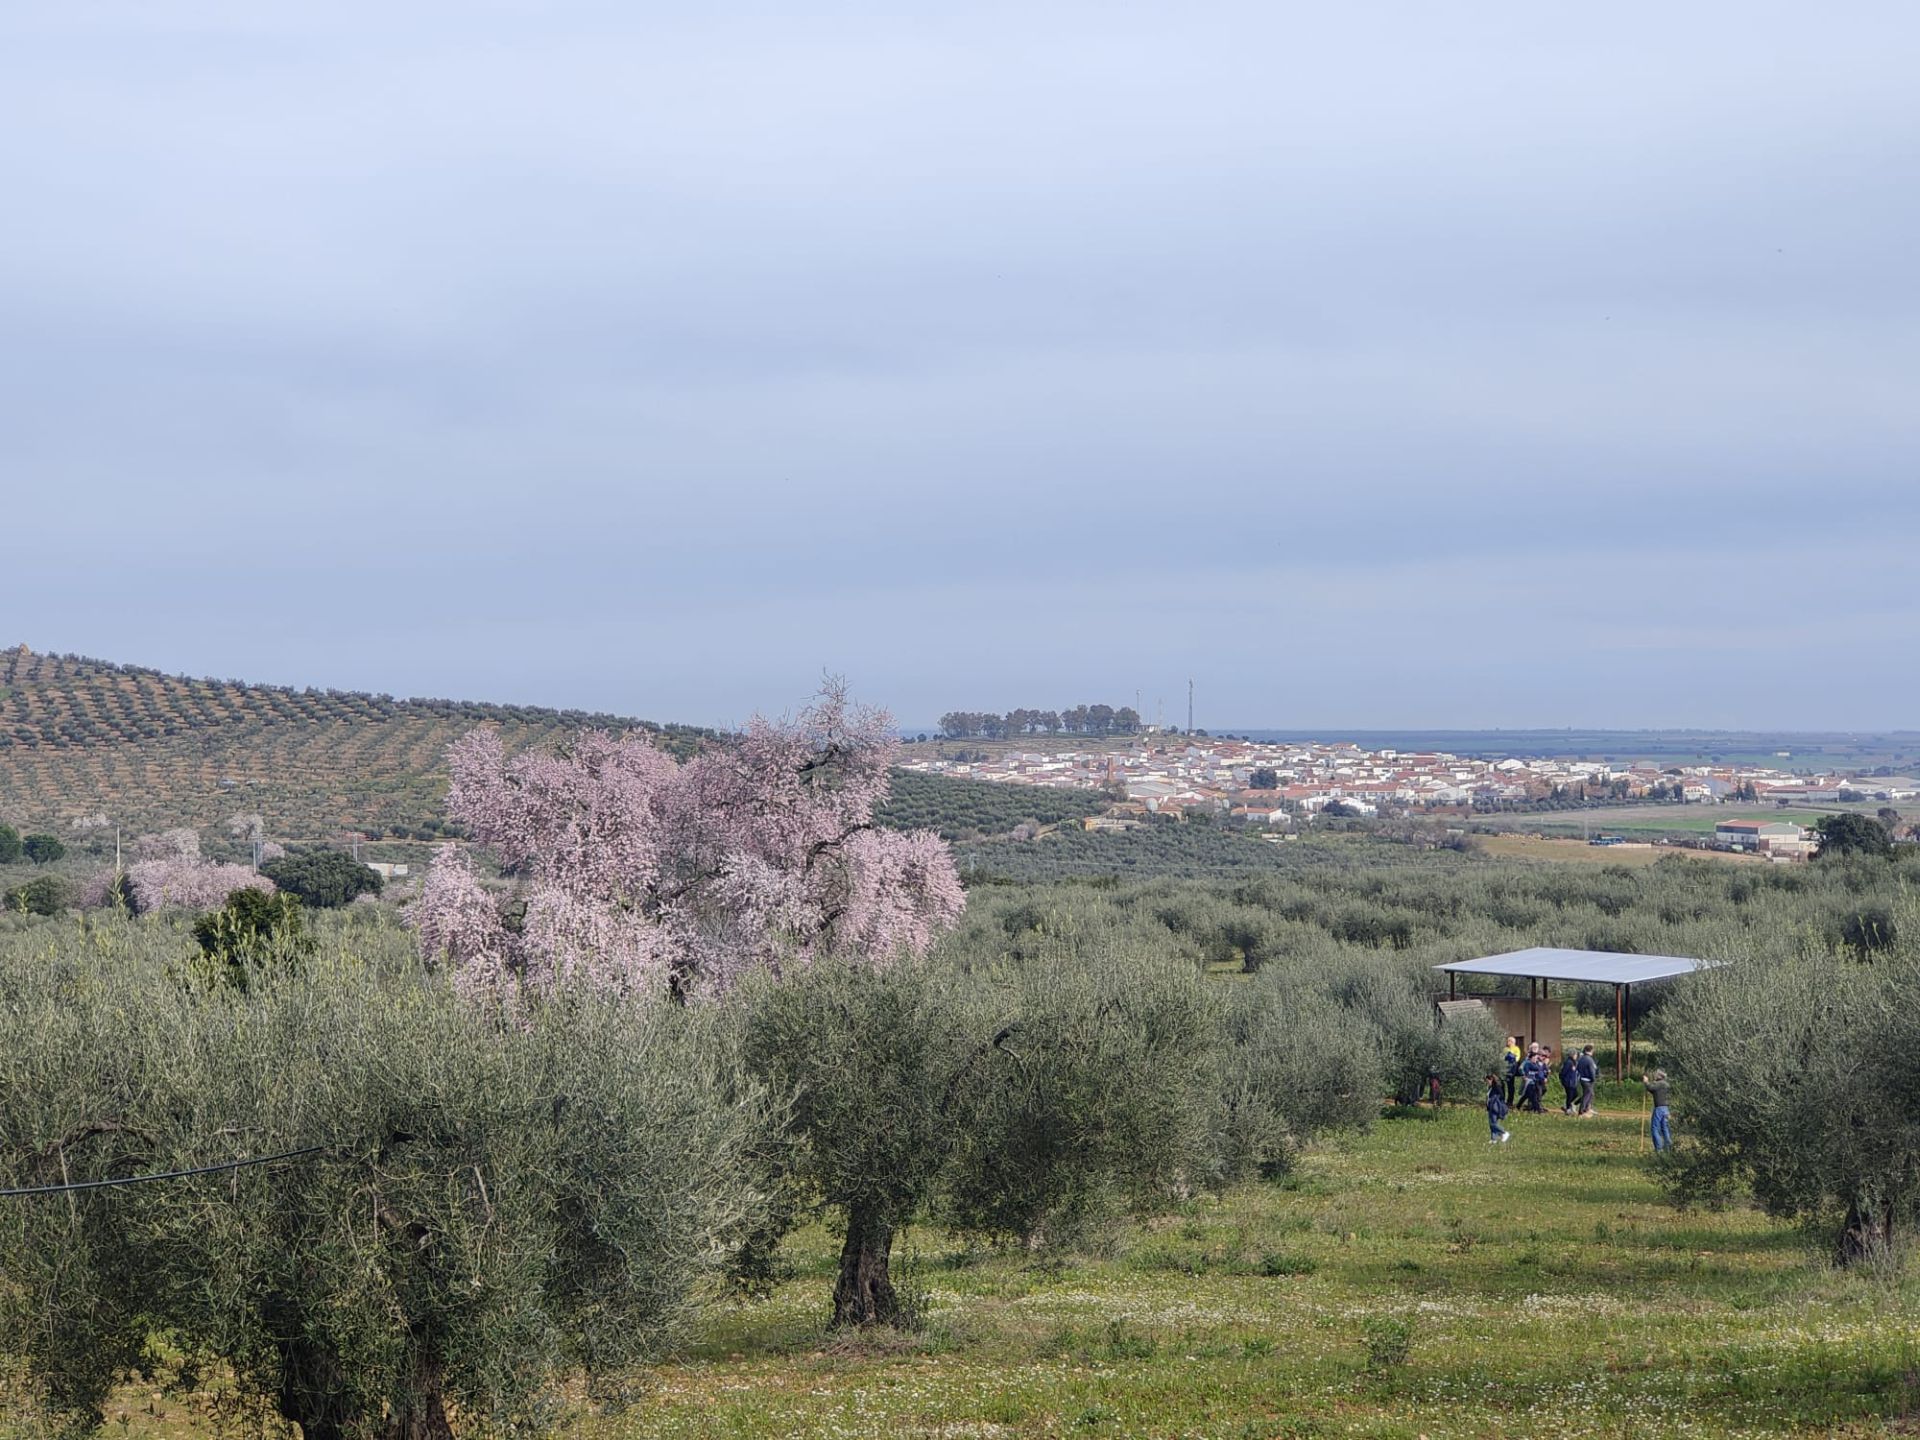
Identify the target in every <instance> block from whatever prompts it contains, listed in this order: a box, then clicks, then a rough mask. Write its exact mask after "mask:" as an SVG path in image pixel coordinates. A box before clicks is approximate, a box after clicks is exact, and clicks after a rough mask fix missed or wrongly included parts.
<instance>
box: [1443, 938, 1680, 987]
mask: <svg viewBox="0 0 1920 1440" xmlns="http://www.w3.org/2000/svg"><path fill="white" fill-rule="evenodd" d="M1706 965H1707V962H1706V961H1705V960H1689V959H1687V958H1686V957H1684V956H1681V955H1618V954H1615V953H1613V952H1612V951H1609V950H1556V949H1553V948H1552V947H1550V946H1546V945H1536V946H1534V948H1533V949H1531V950H1514V951H1511V952H1509V953H1508V954H1505V955H1489V956H1487V958H1486V959H1484V960H1461V961H1459V962H1457V963H1455V964H1452V965H1436V966H1434V967H1433V968H1434V969H1436V970H1448V971H1452V972H1453V973H1454V974H1456V975H1513V976H1518V977H1519V978H1520V979H1522V980H1581V981H1586V982H1588V983H1591V984H1595V985H1638V984H1640V983H1641V982H1642V981H1645V980H1665V979H1667V978H1669V977H1670V976H1674V975H1687V974H1690V973H1692V972H1693V971H1695V970H1702V969H1705V968H1706Z"/></svg>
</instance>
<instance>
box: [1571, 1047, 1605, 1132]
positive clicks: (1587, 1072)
mask: <svg viewBox="0 0 1920 1440" xmlns="http://www.w3.org/2000/svg"><path fill="white" fill-rule="evenodd" d="M1574 1076H1575V1078H1576V1079H1578V1080H1579V1082H1580V1099H1579V1102H1578V1105H1577V1109H1578V1110H1579V1113H1580V1114H1581V1115H1582V1116H1586V1115H1591V1114H1593V1087H1594V1083H1595V1082H1596V1081H1598V1080H1599V1078H1600V1062H1599V1061H1598V1060H1596V1059H1594V1058H1593V1047H1592V1046H1591V1045H1583V1046H1581V1047H1580V1058H1579V1059H1578V1060H1576V1061H1575V1062H1574Z"/></svg>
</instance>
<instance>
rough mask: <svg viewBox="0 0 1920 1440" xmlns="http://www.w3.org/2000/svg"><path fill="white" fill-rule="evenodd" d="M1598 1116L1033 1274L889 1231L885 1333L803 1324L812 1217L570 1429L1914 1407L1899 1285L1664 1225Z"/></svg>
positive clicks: (1873, 1412)
mask: <svg viewBox="0 0 1920 1440" xmlns="http://www.w3.org/2000/svg"><path fill="white" fill-rule="evenodd" d="M1606 1099H1607V1100H1608V1101H1609V1102H1611V1110H1610V1113H1607V1114H1606V1115H1604V1116H1603V1117H1602V1118H1598V1119H1595V1120H1590V1121H1581V1120H1572V1119H1566V1118H1563V1117H1562V1116H1560V1115H1558V1114H1552V1113H1550V1114H1548V1115H1544V1116H1521V1117H1516V1119H1515V1121H1514V1131H1515V1134H1514V1139H1513V1140H1512V1142H1511V1143H1509V1144H1507V1145H1504V1146H1501V1147H1499V1148H1497V1149H1496V1148H1494V1147H1492V1146H1490V1145H1489V1144H1488V1143H1487V1131H1486V1123H1485V1119H1484V1115H1483V1114H1482V1113H1481V1112H1480V1111H1478V1110H1477V1109H1473V1108H1470V1107H1466V1106H1461V1107H1455V1108H1452V1109H1450V1110H1448V1111H1446V1112H1445V1113H1443V1114H1442V1115H1440V1116H1439V1117H1437V1118H1435V1117H1430V1116H1428V1115H1425V1114H1422V1115H1420V1116H1419V1117H1417V1118H1402V1119H1393V1120H1386V1121H1383V1122H1382V1123H1381V1124H1379V1125H1378V1126H1377V1127H1376V1128H1375V1130H1374V1132H1373V1133H1372V1134H1370V1135H1367V1136H1364V1137H1361V1138H1359V1139H1356V1140H1354V1141H1352V1142H1350V1143H1347V1144H1344V1145H1341V1146H1337V1147H1332V1148H1328V1149H1325V1150H1322V1151H1319V1152H1317V1153H1315V1154H1313V1155H1311V1156H1309V1157H1308V1159H1307V1161H1306V1162H1305V1164H1304V1165H1303V1166H1302V1167H1301V1169H1300V1172H1299V1174H1298V1175H1297V1176H1296V1177H1295V1179H1294V1180H1293V1181H1292V1182H1291V1183H1289V1184H1286V1185H1284V1186H1281V1185H1269V1186H1258V1187H1250V1188H1245V1189H1241V1190H1236V1191H1234V1192H1232V1193H1231V1194H1229V1195H1227V1196H1226V1197H1224V1198H1222V1199H1218V1200H1214V1199H1206V1200H1197V1201H1195V1202H1193V1203H1192V1204H1190V1205H1188V1206H1187V1207H1186V1208H1185V1209H1184V1211H1183V1212H1182V1213H1180V1214H1178V1215H1175V1216H1172V1217H1169V1218H1167V1219H1164V1220H1161V1221H1157V1222H1155V1223H1153V1224H1151V1225H1149V1226H1147V1227H1145V1228H1143V1229H1141V1230H1139V1231H1137V1232H1136V1233H1134V1234H1132V1235H1131V1236H1130V1237H1128V1239H1127V1240H1126V1242H1125V1243H1124V1244H1123V1245H1122V1246H1121V1248H1120V1249H1119V1250H1118V1251H1117V1252H1116V1253H1115V1254H1114V1255H1113V1256H1111V1257H1109V1258H1106V1259H1103V1260H1099V1261H1089V1262H1084V1263H1081V1264H1078V1265H1074V1266H1070V1267H1068V1268H1065V1269H1058V1270H1055V1269H1048V1268H1044V1267H1038V1266H1034V1265H1030V1264H1027V1263H1025V1262H1024V1261H1023V1259H1022V1258H1021V1257H1017V1256H1008V1255H986V1256H981V1255H978V1254H976V1253H974V1252H971V1251H969V1250H967V1249H965V1248H962V1247H959V1246H956V1245H954V1244H951V1243H949V1242H948V1241H946V1240H945V1239H944V1238H942V1237H939V1236H934V1235H922V1236H919V1237H915V1238H913V1239H910V1240H909V1242H908V1249H909V1252H910V1253H917V1255H918V1261H917V1263H916V1264H914V1265H911V1266H909V1267H907V1269H908V1271H909V1274H910V1277H911V1280H912V1283H913V1284H915V1285H916V1286H918V1287H920V1289H921V1291H922V1294H923V1299H924V1302H925V1304H926V1306H927V1309H928V1313H929V1315H930V1322H929V1324H928V1327H927V1329H926V1330H925V1331H924V1332H923V1333H922V1334H920V1335H917V1336H910V1337H904V1338H902V1337H893V1336H887V1337H880V1338H877V1339H867V1340H863V1339H858V1338H855V1339H844V1338H834V1337H830V1336H829V1335H828V1334H827V1333H826V1332H825V1331H824V1330H823V1329H822V1327H821V1324H820V1315H821V1307H822V1303H823V1297H824V1295H825V1292H826V1287H827V1286H828V1284H829V1283H830V1278H829V1277H830V1273H831V1263H832V1259H833V1239H832V1236H831V1235H830V1234H828V1233H826V1232H825V1231H824V1230H821V1229H815V1230H812V1231H809V1232H806V1233H805V1234H803V1235H802V1236H801V1237H799V1239H798V1240H797V1241H796V1242H795V1244H794V1245H793V1247H792V1254H793V1260H794V1262H795V1265H796V1267H797V1271H798V1273H797V1274H796V1276H795V1278H794V1279H793V1280H792V1281H791V1282H789V1283H788V1284H787V1285H786V1286H784V1287H783V1288H782V1289H781V1291H780V1292H779V1293H778V1294H777V1295H776V1296H775V1297H774V1299H773V1300H772V1301H771V1302H770V1303H768V1304H765V1305H760V1306H751V1307H744V1308H740V1309H737V1310H735V1311H733V1312H732V1313H731V1314H729V1315H727V1316H725V1317H723V1318H722V1319H721V1321H720V1322H719V1323H718V1324H717V1325H716V1326H715V1327H714V1328H713V1330H712V1332H711V1334H710V1335H709V1337H708V1338H707V1340H706V1341H705V1342H704V1343H703V1344H701V1345H700V1346H699V1347H697V1348H696V1349H695V1350H694V1351H692V1352H691V1353H690V1354H688V1355H687V1356H686V1357H684V1358H683V1359H682V1360H680V1361H679V1362H678V1363H676V1364H673V1365H670V1366H668V1367H666V1368H665V1369H664V1370H663V1371H662V1372H661V1374H660V1377H659V1384H658V1387H657V1388H656V1389H655V1390H654V1391H653V1393H652V1394H651V1395H649V1396H647V1397H646V1398H645V1399H644V1400H643V1401H642V1402H641V1404H640V1405H639V1407H638V1408H637V1409H636V1410H634V1411H632V1412H630V1413H629V1414H627V1415H626V1416H623V1417H618V1418H604V1419H598V1420H594V1421H590V1422H585V1423H584V1424H582V1426H581V1427H580V1433H581V1434H582V1435H583V1436H591V1437H594V1440H626V1437H638V1436H642V1435H645V1436H686V1437H696V1436H697V1437H717V1436H758V1435H773V1434H778V1435H791V1436H820V1437H826V1436H868V1435H871V1436H886V1435H927V1436H931V1435H941V1436H948V1435H986V1436H1081V1435H1085V1436H1123V1435H1124V1436H1176V1435H1180V1436H1320V1435H1327V1436H1331V1435H1355V1434H1357V1435H1374V1436H1406V1437H1413V1436H1416V1435H1427V1436H1431V1437H1436V1440H1437V1437H1440V1436H1489V1437H1491V1436H1508V1435H1515V1434H1522V1433H1537V1434H1543V1435H1561V1434H1582V1435H1585V1434H1607V1435H1636V1436H1653V1435H1740V1434H1792V1433H1799V1434H1830V1433H1835V1432H1836V1431H1845V1430H1848V1429H1851V1430H1853V1431H1854V1432H1855V1433H1861V1434H1872V1433H1882V1424H1881V1422H1882V1421H1883V1420H1885V1419H1887V1418H1888V1417H1895V1416H1900V1415H1904V1414H1906V1413H1907V1412H1908V1411H1909V1410H1910V1409H1912V1408H1913V1407H1914V1406H1915V1405H1916V1404H1917V1403H1920V1388H1917V1387H1920V1345H1916V1333H1915V1322H1916V1318H1920V1309H1916V1306H1915V1304H1914V1300H1915V1296H1916V1292H1915V1290H1914V1289H1912V1288H1910V1287H1893V1286H1889V1285H1888V1284H1887V1283H1885V1282H1883V1281H1880V1280H1877V1279H1874V1278H1871V1277H1867V1276H1853V1275H1843V1274H1837V1273H1835V1272H1833V1271H1832V1270H1830V1269H1829V1268H1827V1267H1826V1266H1825V1265H1824V1263H1822V1261H1821V1260H1820V1259H1819V1258H1818V1257H1817V1256H1816V1255H1815V1254H1814V1253H1813V1252H1812V1251H1811V1250H1810V1249H1809V1247H1808V1245H1807V1243H1806V1242H1805V1241H1804V1239H1803V1237H1802V1236H1801V1235H1800V1234H1798V1233H1797V1232H1795V1231H1793V1230H1791V1229H1787V1228H1784V1227H1781V1226H1778V1225H1775V1224H1772V1223H1770V1222H1768V1221H1766V1220H1765V1219H1764V1218H1762V1217H1760V1216H1758V1215H1756V1214H1753V1213H1751V1212H1749V1211H1746V1210H1738V1211H1733V1212H1728V1213H1722V1214H1680V1213H1678V1212H1676V1211H1674V1210H1672V1209H1671V1208H1670V1207H1669V1206H1667V1204H1666V1203H1665V1202H1664V1201H1663V1200H1662V1198H1661V1196H1660V1194H1659V1192H1658V1190H1657V1188H1656V1186H1655V1185H1654V1183H1653V1180H1652V1178H1651V1177H1650V1175H1649V1173H1648V1170H1647V1168H1646V1163H1645V1161H1646V1157H1645V1154H1644V1153H1643V1150H1642V1142H1641V1138H1640V1116H1639V1111H1638V1109H1637V1103H1638V1102H1637V1101H1630V1100H1629V1097H1628V1096H1627V1095H1626V1093H1625V1092H1624V1091H1618V1092H1614V1091H1611V1090H1610V1092H1609V1093H1608V1095H1607V1096H1606ZM1403 1346H1404V1350H1405V1358H1404V1359H1397V1358H1395V1357H1396V1355H1397V1354H1398V1353H1399V1352H1400V1351H1401V1349H1402V1347H1403Z"/></svg>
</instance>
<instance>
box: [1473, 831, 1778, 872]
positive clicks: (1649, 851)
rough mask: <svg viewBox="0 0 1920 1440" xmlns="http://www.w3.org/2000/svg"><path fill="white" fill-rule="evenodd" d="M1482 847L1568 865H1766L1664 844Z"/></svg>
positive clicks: (1519, 839) (1494, 841)
mask: <svg viewBox="0 0 1920 1440" xmlns="http://www.w3.org/2000/svg"><path fill="white" fill-rule="evenodd" d="M1481 848H1482V849H1483V850H1485V852H1486V853H1487V854H1489V855H1497V856H1499V857H1501V858H1502V859H1507V860H1551V861H1554V862H1556V863H1559V864H1570V865H1658V864H1659V863H1660V862H1661V861H1662V860H1665V859H1667V858H1668V857H1669V856H1673V855H1678V856H1681V857H1683V858H1685V859H1687V860H1698V861H1700V862H1702V863H1704V864H1734V865H1767V864H1771V863H1772V862H1771V861H1769V860H1766V859H1763V858H1762V857H1761V856H1758V855H1746V854H1741V853H1740V852H1738V851H1733V850H1676V849H1674V848H1672V847H1671V846H1665V845H1639V844H1628V845H1589V844H1588V843H1587V842H1586V841H1584V840H1572V839H1555V838H1552V837H1548V836H1537V835H1488V836H1485V837H1483V839H1482V843H1481Z"/></svg>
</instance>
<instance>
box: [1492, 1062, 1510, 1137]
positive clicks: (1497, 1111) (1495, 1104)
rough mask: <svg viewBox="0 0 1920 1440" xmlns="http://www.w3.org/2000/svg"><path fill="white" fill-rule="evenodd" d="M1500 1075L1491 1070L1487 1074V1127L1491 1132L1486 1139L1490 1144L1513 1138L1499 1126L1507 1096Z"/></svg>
mask: <svg viewBox="0 0 1920 1440" xmlns="http://www.w3.org/2000/svg"><path fill="white" fill-rule="evenodd" d="M1504 1091H1505V1087H1504V1086H1502V1085H1501V1083H1500V1077H1499V1076H1498V1075H1495V1074H1493V1073H1492V1072H1491V1071H1489V1072H1488V1074H1487V1129H1488V1130H1490V1131H1491V1132H1492V1134H1491V1136H1490V1137H1489V1139H1488V1143H1489V1144H1491V1145H1500V1144H1504V1143H1505V1142H1506V1141H1508V1140H1511V1139H1512V1138H1513V1136H1512V1134H1511V1133H1510V1132H1508V1131H1506V1130H1502V1129H1501V1128H1500V1121H1501V1120H1502V1118H1504V1117H1505V1115H1506V1113H1507V1097H1506V1094H1505V1093H1504Z"/></svg>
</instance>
